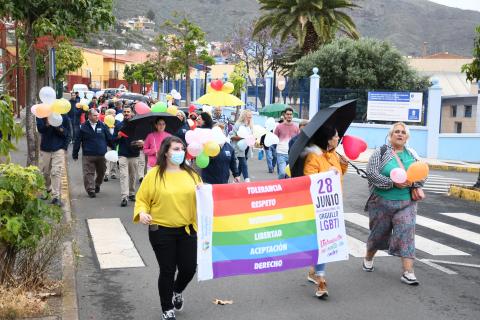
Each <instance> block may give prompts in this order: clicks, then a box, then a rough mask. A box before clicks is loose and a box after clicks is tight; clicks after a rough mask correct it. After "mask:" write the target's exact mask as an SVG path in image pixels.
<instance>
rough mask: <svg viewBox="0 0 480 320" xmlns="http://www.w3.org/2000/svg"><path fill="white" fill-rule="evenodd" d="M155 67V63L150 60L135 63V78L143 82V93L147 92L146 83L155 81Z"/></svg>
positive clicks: (138, 81)
mask: <svg viewBox="0 0 480 320" xmlns="http://www.w3.org/2000/svg"><path fill="white" fill-rule="evenodd" d="M153 69H154V68H153V65H152V63H151V62H150V61H145V62H144V63H139V64H136V65H135V70H134V72H133V78H134V79H135V81H136V82H137V83H141V84H142V91H143V94H145V87H146V84H147V83H153V81H154V80H155V79H156V77H155V76H156V75H155V72H154V70H153Z"/></svg>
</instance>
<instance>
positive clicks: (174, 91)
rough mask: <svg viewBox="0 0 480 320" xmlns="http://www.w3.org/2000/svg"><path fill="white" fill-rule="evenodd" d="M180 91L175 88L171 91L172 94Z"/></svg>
mask: <svg viewBox="0 0 480 320" xmlns="http://www.w3.org/2000/svg"><path fill="white" fill-rule="evenodd" d="M177 92H178V91H177V90H175V89H172V91H170V94H171V95H172V96H173V95H174V94H175V93H177Z"/></svg>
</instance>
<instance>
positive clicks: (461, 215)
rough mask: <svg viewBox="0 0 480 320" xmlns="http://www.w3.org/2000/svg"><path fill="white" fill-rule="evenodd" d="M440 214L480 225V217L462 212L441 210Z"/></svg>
mask: <svg viewBox="0 0 480 320" xmlns="http://www.w3.org/2000/svg"><path fill="white" fill-rule="evenodd" d="M439 214H441V215H443V216H447V217H451V218H455V219H459V220H463V221H466V222H470V223H474V224H478V225H480V217H478V216H474V215H472V214H468V213H461V212H439Z"/></svg>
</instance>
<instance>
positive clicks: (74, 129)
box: [68, 92, 83, 142]
mask: <svg viewBox="0 0 480 320" xmlns="http://www.w3.org/2000/svg"><path fill="white" fill-rule="evenodd" d="M79 102H80V96H79V95H78V92H75V93H73V92H72V94H71V96H70V111H69V112H68V118H69V121H70V138H71V139H72V142H73V141H75V138H76V137H77V136H78V133H79V132H80V116H81V115H82V113H83V109H81V108H80V109H79V108H77V103H79Z"/></svg>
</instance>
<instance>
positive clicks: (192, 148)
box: [187, 142, 203, 157]
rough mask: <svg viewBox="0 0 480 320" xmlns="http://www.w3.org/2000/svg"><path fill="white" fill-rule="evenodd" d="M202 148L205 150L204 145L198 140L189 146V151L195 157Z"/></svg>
mask: <svg viewBox="0 0 480 320" xmlns="http://www.w3.org/2000/svg"><path fill="white" fill-rule="evenodd" d="M202 150H203V146H202V145H201V144H199V143H197V142H192V143H190V144H189V145H188V147H187V151H188V153H190V154H191V155H192V156H194V157H196V156H198V155H199V154H200V153H202Z"/></svg>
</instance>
